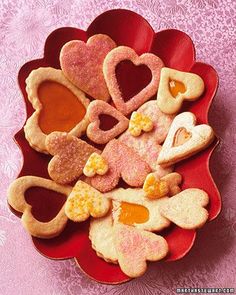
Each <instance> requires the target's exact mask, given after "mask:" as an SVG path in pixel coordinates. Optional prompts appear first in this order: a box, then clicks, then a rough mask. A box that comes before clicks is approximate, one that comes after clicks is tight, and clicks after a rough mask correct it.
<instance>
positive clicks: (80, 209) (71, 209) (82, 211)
mask: <svg viewBox="0 0 236 295" xmlns="http://www.w3.org/2000/svg"><path fill="white" fill-rule="evenodd" d="M109 208H110V201H109V200H108V199H107V198H105V197H104V196H103V194H101V193H100V192H99V191H97V190H96V189H94V188H93V187H92V186H90V185H89V184H87V183H85V182H83V181H81V180H79V181H78V182H77V183H76V185H75V186H74V187H73V189H72V192H71V193H70V195H69V197H68V199H67V201H66V204H65V213H66V216H67V217H68V218H69V219H70V220H72V221H74V222H81V221H85V220H86V219H88V218H89V216H90V215H91V216H93V217H96V218H97V217H102V216H104V215H106V213H107V212H108V211H109Z"/></svg>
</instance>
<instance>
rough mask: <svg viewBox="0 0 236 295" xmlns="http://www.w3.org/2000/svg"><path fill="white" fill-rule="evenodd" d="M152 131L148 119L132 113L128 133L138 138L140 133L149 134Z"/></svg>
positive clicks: (150, 122) (151, 125)
mask: <svg viewBox="0 0 236 295" xmlns="http://www.w3.org/2000/svg"><path fill="white" fill-rule="evenodd" d="M152 129H153V122H152V120H151V119H150V118H149V117H148V116H145V115H143V114H141V113H138V112H133V113H132V115H131V117H130V120H129V133H130V134H131V135H133V136H139V135H140V134H141V133H142V131H144V132H149V131H151V130H152Z"/></svg>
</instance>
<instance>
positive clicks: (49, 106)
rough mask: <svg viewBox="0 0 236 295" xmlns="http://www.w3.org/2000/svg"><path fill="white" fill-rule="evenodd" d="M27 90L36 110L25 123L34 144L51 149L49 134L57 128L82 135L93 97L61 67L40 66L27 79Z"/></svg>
mask: <svg viewBox="0 0 236 295" xmlns="http://www.w3.org/2000/svg"><path fill="white" fill-rule="evenodd" d="M26 92H27V94H28V99H29V101H30V102H31V104H32V106H33V108H34V110H35V111H34V112H33V114H32V115H31V116H30V117H29V118H28V120H27V121H26V124H25V126H24V131H25V138H26V139H27V141H28V142H29V144H30V146H31V147H32V148H33V149H35V150H37V151H39V152H43V153H47V149H46V146H45V140H46V136H47V135H48V134H50V133H51V132H53V131H63V132H68V133H70V134H72V135H74V136H77V137H80V136H81V135H82V134H83V133H84V132H85V130H86V128H87V126H88V124H89V121H88V118H87V116H86V109H87V107H88V105H89V100H88V99H87V98H86V97H85V94H84V93H83V92H82V91H81V90H79V89H78V88H76V87H75V86H74V85H73V84H72V83H71V82H70V81H69V80H67V78H66V77H65V76H64V75H63V73H62V71H61V70H57V69H53V68H50V67H47V68H38V69H36V70H33V71H32V72H31V73H30V74H29V76H28V78H27V79H26Z"/></svg>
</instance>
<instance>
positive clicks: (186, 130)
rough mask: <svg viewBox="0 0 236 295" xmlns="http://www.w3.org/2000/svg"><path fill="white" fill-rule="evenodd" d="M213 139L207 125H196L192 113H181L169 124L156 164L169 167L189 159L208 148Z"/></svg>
mask: <svg viewBox="0 0 236 295" xmlns="http://www.w3.org/2000/svg"><path fill="white" fill-rule="evenodd" d="M214 138H215V135H214V132H213V130H212V128H211V127H210V126H209V125H207V124H201V125H196V117H195V115H194V114H193V113H190V112H184V113H181V114H179V115H177V116H176V117H175V119H174V120H173V122H172V124H171V127H170V130H169V132H168V135H167V137H166V140H165V142H164V144H163V146H162V149H161V151H160V154H159V156H158V159H157V163H158V164H159V165H162V166H170V165H173V164H175V163H177V162H179V161H181V160H184V159H186V158H189V157H190V156H192V155H194V154H196V153H198V152H200V151H201V150H203V149H205V148H206V147H208V146H209V145H210V144H211V143H212V141H213V140H214Z"/></svg>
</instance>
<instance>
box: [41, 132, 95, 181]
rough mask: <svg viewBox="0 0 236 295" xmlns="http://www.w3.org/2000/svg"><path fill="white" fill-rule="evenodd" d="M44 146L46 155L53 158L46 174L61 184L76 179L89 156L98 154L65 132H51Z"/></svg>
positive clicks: (93, 148) (92, 148)
mask: <svg viewBox="0 0 236 295" xmlns="http://www.w3.org/2000/svg"><path fill="white" fill-rule="evenodd" d="M45 144H46V149H47V151H48V153H50V154H51V155H52V156H53V158H52V159H51V160H50V162H49V164H48V173H49V175H50V177H51V178H52V179H53V180H54V181H56V182H58V183H61V184H65V183H70V182H72V181H73V180H76V179H78V178H79V176H80V175H81V174H82V173H83V169H84V166H85V164H86V162H87V160H88V159H89V157H90V155H91V154H93V153H94V152H96V153H98V154H99V153H100V151H99V150H98V149H96V148H95V147H93V146H91V145H90V144H88V143H87V142H85V141H83V140H82V139H79V138H77V137H75V136H73V135H70V134H69V133H66V132H57V131H55V132H52V133H51V134H49V135H48V136H47V138H46V141H45Z"/></svg>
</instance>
